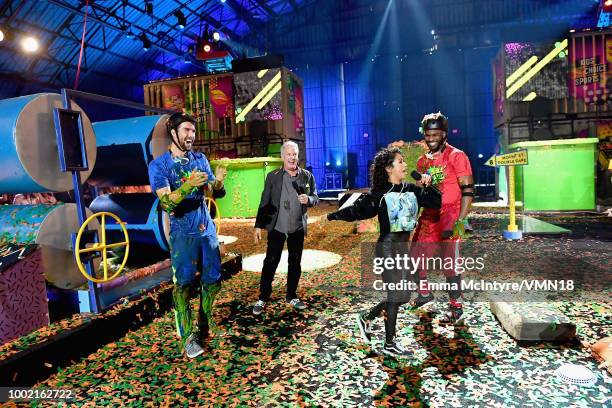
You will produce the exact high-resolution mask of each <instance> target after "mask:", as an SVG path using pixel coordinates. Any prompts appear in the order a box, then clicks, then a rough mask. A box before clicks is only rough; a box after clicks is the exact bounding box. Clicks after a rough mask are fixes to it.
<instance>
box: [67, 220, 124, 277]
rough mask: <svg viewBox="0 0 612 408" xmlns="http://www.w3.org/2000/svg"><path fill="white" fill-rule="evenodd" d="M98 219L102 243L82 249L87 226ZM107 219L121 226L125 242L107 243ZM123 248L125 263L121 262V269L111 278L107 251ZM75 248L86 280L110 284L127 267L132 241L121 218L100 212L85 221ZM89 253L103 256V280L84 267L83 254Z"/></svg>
mask: <svg viewBox="0 0 612 408" xmlns="http://www.w3.org/2000/svg"><path fill="white" fill-rule="evenodd" d="M98 217H99V218H101V222H100V230H101V235H102V236H101V237H100V242H94V243H93V244H92V246H91V247H87V248H82V249H81V245H80V244H81V236H82V235H83V232H84V231H85V230H86V228H87V225H88V224H89V223H90V222H91V221H93V220H94V219H96V218H98ZM106 217H111V218H113V219H114V220H115V221H116V222H117V225H120V226H121V231H123V236H124V237H125V241H123V242H116V243H113V244H107V243H106ZM121 246H124V247H125V254H124V256H123V261H122V262H121V265H120V266H119V269H117V270H116V271H115V273H114V274H113V275H112V276H110V277H109V276H108V262H107V252H106V250H107V249H112V248H117V247H121ZM75 247H76V248H75V254H76V261H77V266H78V267H79V270H80V271H81V273H82V274H83V276H85V278H87V279H89V280H90V281H92V282H96V283H102V282H108V281H111V280H113V279H115V278H116V277H117V275H119V273H121V271H122V270H123V267H124V266H125V262H126V261H127V258H128V254H129V252H130V239H129V237H128V232H127V229H126V228H125V223H124V222H123V221H121V219H120V218H119V217H117V216H116V215H115V214H113V213H110V212H99V213H96V214H93V215H92V216H90V217H89V218H87V220H85V222H84V223H83V225H81V228H80V229H79V233H78V234H77V237H76V243H75ZM89 252H100V253H101V254H102V265H103V268H104V277H103V278H96V277H94V276H89V274H88V273H87V271H86V270H85V266H84V265H83V261H82V260H81V254H84V253H89Z"/></svg>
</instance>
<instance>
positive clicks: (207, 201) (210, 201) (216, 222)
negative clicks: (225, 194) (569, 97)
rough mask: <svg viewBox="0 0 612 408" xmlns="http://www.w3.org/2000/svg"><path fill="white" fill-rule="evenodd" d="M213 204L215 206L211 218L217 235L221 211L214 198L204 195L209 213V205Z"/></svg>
mask: <svg viewBox="0 0 612 408" xmlns="http://www.w3.org/2000/svg"><path fill="white" fill-rule="evenodd" d="M213 205H214V206H215V210H216V211H215V218H214V219H213V222H214V223H215V225H216V226H217V235H219V234H220V233H221V211H219V205H218V204H217V202H216V201H215V200H214V199H212V198H210V197H206V206H207V207H208V213H209V214H210V207H211V206H213Z"/></svg>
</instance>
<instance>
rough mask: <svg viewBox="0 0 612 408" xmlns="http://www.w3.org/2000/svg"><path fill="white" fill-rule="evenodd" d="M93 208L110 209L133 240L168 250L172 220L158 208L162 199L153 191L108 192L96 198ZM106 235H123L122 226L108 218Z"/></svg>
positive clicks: (116, 238) (96, 209)
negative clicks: (122, 223) (123, 224)
mask: <svg viewBox="0 0 612 408" xmlns="http://www.w3.org/2000/svg"><path fill="white" fill-rule="evenodd" d="M89 208H90V209H91V211H93V212H94V213H97V212H103V211H107V212H111V213H113V214H115V215H117V216H118V217H119V218H120V219H121V221H123V222H125V223H126V225H125V227H126V228H127V231H128V236H129V238H130V243H135V244H142V245H152V246H157V247H159V248H160V249H161V250H162V251H166V252H168V251H169V249H168V248H169V246H168V242H169V235H170V219H169V218H168V214H167V213H166V212H165V211H162V210H161V209H160V208H159V200H158V199H157V198H156V197H155V196H154V195H153V194H152V193H132V194H105V195H101V196H98V197H96V199H95V200H94V201H93V202H92V203H91V205H90V206H89ZM106 231H107V232H106V236H107V237H109V238H110V239H112V240H118V239H121V237H122V236H123V235H122V234H123V233H122V232H121V229H120V227H119V225H117V224H115V223H114V221H113V220H111V219H109V218H107V219H106Z"/></svg>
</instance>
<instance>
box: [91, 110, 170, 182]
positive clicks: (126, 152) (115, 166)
mask: <svg viewBox="0 0 612 408" xmlns="http://www.w3.org/2000/svg"><path fill="white" fill-rule="evenodd" d="M167 120H168V115H161V116H140V117H135V118H129V119H119V120H108V121H104V122H96V123H94V124H93V129H94V131H95V132H96V141H97V143H98V157H97V161H96V167H95V168H94V170H93V172H92V174H91V176H90V177H89V183H90V184H92V185H94V186H97V187H111V186H142V185H147V184H149V176H148V171H147V167H148V165H149V163H150V162H151V161H152V160H153V159H154V158H156V157H158V156H160V155H161V154H163V153H165V152H166V151H167V150H168V146H169V145H170V143H172V140H170V138H168V135H167V131H166V121H167Z"/></svg>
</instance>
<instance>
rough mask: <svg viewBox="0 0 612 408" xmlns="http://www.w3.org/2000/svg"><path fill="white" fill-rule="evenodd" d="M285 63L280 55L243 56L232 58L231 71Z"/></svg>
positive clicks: (249, 70)
mask: <svg viewBox="0 0 612 408" xmlns="http://www.w3.org/2000/svg"><path fill="white" fill-rule="evenodd" d="M284 63H285V58H284V57H283V56H282V55H264V56H263V57H257V58H245V59H235V60H232V72H234V73H236V74H237V73H240V72H251V71H259V70H261V69H269V68H280V67H282V66H283V64H284Z"/></svg>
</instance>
